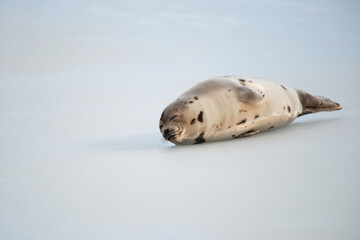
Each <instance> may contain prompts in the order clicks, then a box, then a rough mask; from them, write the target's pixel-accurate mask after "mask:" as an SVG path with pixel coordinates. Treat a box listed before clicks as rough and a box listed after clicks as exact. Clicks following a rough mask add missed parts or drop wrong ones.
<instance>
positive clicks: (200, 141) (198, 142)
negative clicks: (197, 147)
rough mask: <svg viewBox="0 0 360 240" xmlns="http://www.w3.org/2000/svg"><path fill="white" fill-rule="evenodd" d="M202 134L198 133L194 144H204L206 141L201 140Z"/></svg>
mask: <svg viewBox="0 0 360 240" xmlns="http://www.w3.org/2000/svg"><path fill="white" fill-rule="evenodd" d="M203 136H204V132H202V133H200V135H199V136H198V137H197V138H196V139H195V144H200V143H204V142H206V140H205V139H204V138H203Z"/></svg>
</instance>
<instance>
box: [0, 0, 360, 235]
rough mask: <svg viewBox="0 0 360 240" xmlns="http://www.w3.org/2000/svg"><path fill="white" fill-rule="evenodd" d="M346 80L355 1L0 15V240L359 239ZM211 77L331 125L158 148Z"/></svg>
mask: <svg viewBox="0 0 360 240" xmlns="http://www.w3.org/2000/svg"><path fill="white" fill-rule="evenodd" d="M359 66H360V2H359V1H350V0H348V1H346V0H334V1H321V0H318V1H314V0H311V1H293V0H289V1H288V0H287V1H285V0H284V1H282V0H254V1H250V0H243V1H234V0H233V1H232V0H221V1H220V0H216V1H215V0H212V1H205V0H200V1H190V0H181V1H161V0H154V1H145V0H136V1H130V0H122V1H110V0H107V1H76V3H74V1H34V2H33V1H1V2H0V239H6V240H23V239H24V240H47V239H67V240H68V239H76V240H78V239H87V240H92V239H130V240H144V239H186V240H192V239H193V240H198V239H211V240H212V239H214V240H215V239H216V240H218V239H219V240H220V239H295V240H296V239H301V240H302V239H327V240H328V239H347V240H349V239H360V204H359V203H360V174H359V173H360V136H359V133H360V127H359V122H360V94H359V91H360V82H359V76H360V68H359ZM222 75H240V76H247V77H264V78H269V79H273V80H275V81H278V82H280V83H283V84H286V85H288V86H291V87H294V88H297V89H302V90H305V91H308V92H310V93H314V94H318V95H323V96H326V97H329V98H331V99H333V100H335V101H338V102H340V103H341V104H342V105H343V107H344V109H343V110H342V111H339V112H332V113H319V114H315V115H308V116H304V117H301V118H299V119H297V120H296V121H295V122H294V123H292V124H291V125H289V126H286V127H284V128H281V129H278V130H274V131H270V132H266V133H262V134H258V135H255V136H252V137H249V138H243V139H236V140H230V141H223V142H216V143H207V144H202V145H194V146H180V147H178V146H173V145H172V144H171V143H167V142H165V141H164V140H162V137H161V134H160V132H159V130H158V120H159V118H160V114H161V112H162V110H163V108H164V107H165V106H166V105H167V104H168V103H170V102H171V101H172V100H174V99H175V98H176V96H178V95H180V94H181V93H182V92H183V91H185V90H186V89H188V88H189V87H191V86H192V85H194V84H196V83H197V82H199V81H201V80H204V79H207V78H211V77H215V76H222Z"/></svg>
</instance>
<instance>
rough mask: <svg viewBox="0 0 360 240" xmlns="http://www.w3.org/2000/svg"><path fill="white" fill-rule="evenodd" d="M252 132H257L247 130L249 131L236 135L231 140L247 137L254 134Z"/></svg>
mask: <svg viewBox="0 0 360 240" xmlns="http://www.w3.org/2000/svg"><path fill="white" fill-rule="evenodd" d="M254 132H257V131H256V130H249V131H247V132H244V133H241V134H239V135H237V136H235V137H233V138H241V137H246V136H248V135H249V134H251V133H254Z"/></svg>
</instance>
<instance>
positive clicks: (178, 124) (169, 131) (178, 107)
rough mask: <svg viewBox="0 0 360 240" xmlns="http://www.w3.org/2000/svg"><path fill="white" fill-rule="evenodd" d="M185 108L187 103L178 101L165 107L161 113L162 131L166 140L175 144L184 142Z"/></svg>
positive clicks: (160, 125) (160, 126) (160, 124)
mask: <svg viewBox="0 0 360 240" xmlns="http://www.w3.org/2000/svg"><path fill="white" fill-rule="evenodd" d="M185 108H186V106H185V104H183V103H182V102H179V101H176V102H174V103H172V104H170V105H169V106H168V107H167V108H165V110H164V112H163V113H162V114H161V118H160V123H159V128H160V132H161V134H162V135H163V137H164V138H165V139H166V140H168V141H170V142H172V143H175V144H179V143H182V142H183V138H184V135H185V127H186V117H185V114H184V110H185Z"/></svg>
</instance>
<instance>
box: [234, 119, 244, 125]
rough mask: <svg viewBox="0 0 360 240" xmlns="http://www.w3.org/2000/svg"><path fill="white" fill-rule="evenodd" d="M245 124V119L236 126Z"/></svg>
mask: <svg viewBox="0 0 360 240" xmlns="http://www.w3.org/2000/svg"><path fill="white" fill-rule="evenodd" d="M244 123H246V119H244V120H242V121H241V122H238V123H237V124H236V125H240V124H244Z"/></svg>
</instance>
